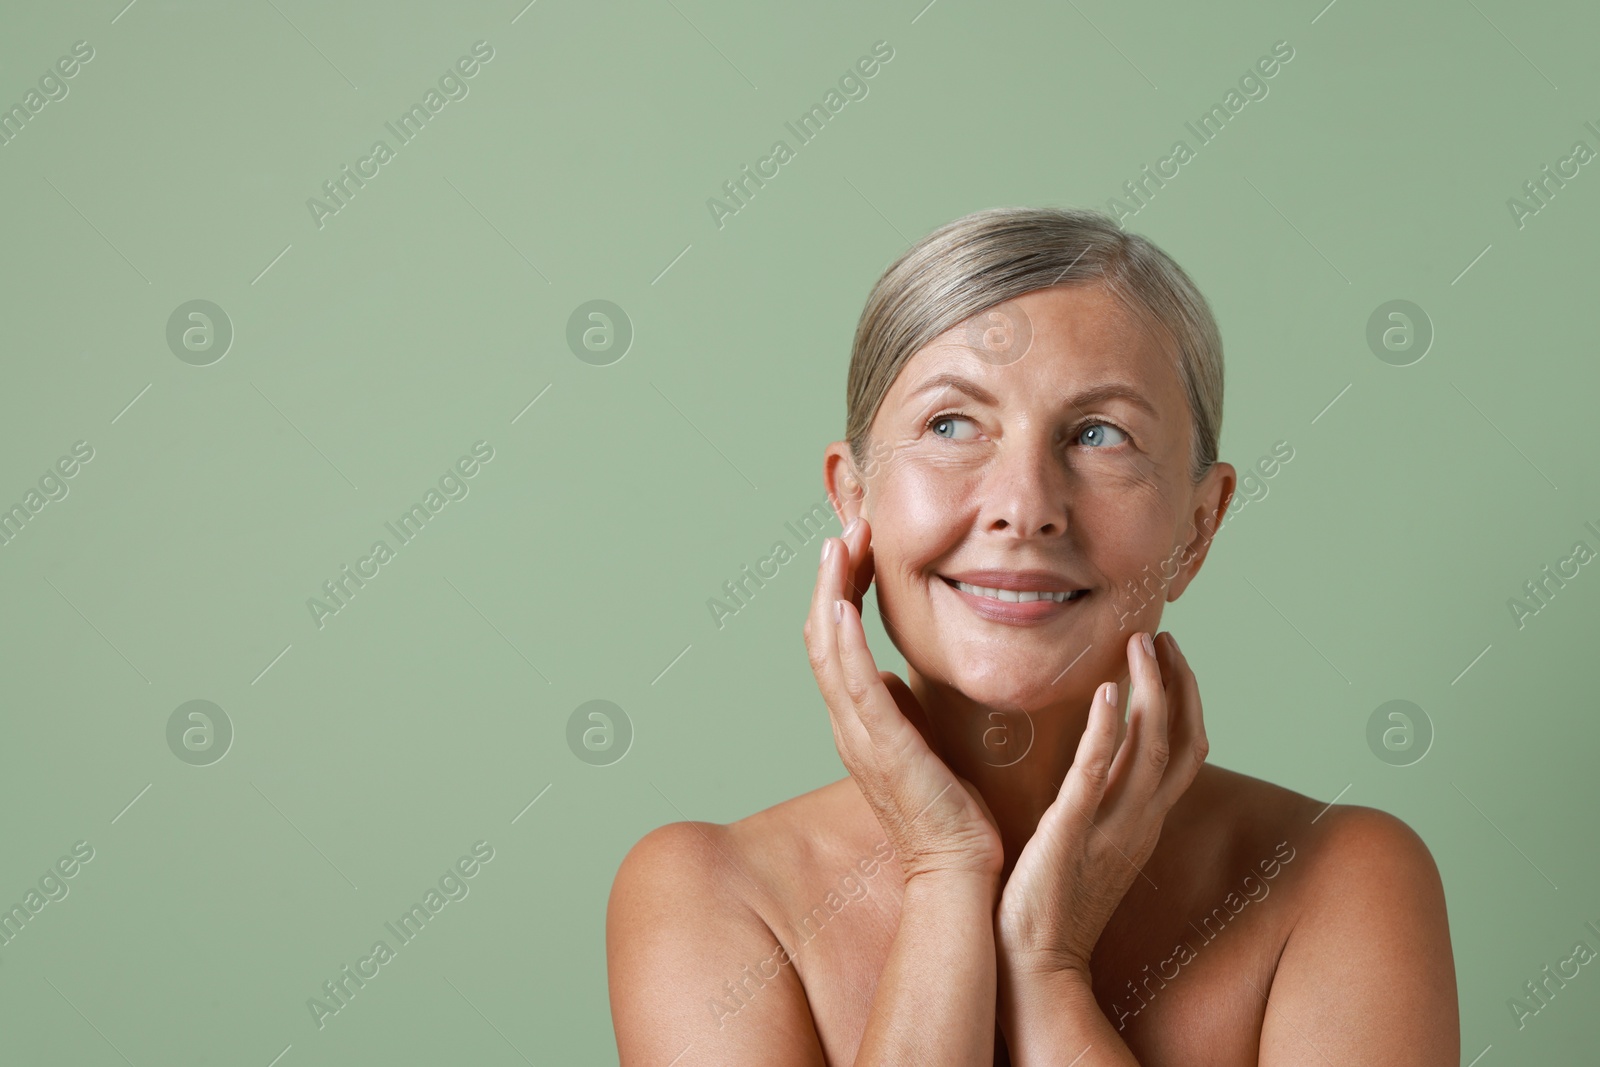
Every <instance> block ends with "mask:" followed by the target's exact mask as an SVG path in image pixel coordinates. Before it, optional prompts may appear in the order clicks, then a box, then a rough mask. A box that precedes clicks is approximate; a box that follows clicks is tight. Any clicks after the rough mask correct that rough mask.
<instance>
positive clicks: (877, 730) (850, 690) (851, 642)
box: [837, 597, 911, 751]
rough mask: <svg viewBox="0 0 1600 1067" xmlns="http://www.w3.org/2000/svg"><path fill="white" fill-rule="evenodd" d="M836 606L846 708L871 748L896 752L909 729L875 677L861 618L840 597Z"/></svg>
mask: <svg viewBox="0 0 1600 1067" xmlns="http://www.w3.org/2000/svg"><path fill="white" fill-rule="evenodd" d="M837 603H838V605H839V609H840V610H839V615H840V619H839V623H838V648H839V663H840V669H841V673H842V676H843V678H842V680H843V685H844V690H845V693H846V694H847V697H848V699H849V701H850V706H851V707H852V708H854V709H855V712H856V715H857V716H858V717H859V719H860V722H861V725H862V726H863V727H865V729H866V732H867V737H868V738H869V739H870V740H871V741H872V743H873V744H874V745H877V746H882V747H884V748H885V749H887V750H889V751H897V750H898V749H899V747H900V746H903V745H904V744H905V743H906V742H907V740H908V738H907V734H906V731H907V730H910V729H911V726H910V723H908V722H907V721H906V718H905V716H904V715H902V714H900V707H899V705H898V704H897V703H896V702H895V700H894V697H893V696H892V695H891V694H890V692H889V689H888V687H887V686H885V685H884V683H883V679H882V678H880V677H879V676H878V665H877V664H876V663H875V662H873V659H872V649H870V648H868V647H867V633H866V630H865V629H863V628H862V625H861V615H860V614H859V613H858V612H857V611H856V609H855V608H854V607H853V606H852V605H851V604H850V602H849V601H848V600H845V599H844V598H842V597H841V598H840V599H839V601H838V602H837Z"/></svg>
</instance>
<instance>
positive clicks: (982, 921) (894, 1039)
mask: <svg viewBox="0 0 1600 1067" xmlns="http://www.w3.org/2000/svg"><path fill="white" fill-rule="evenodd" d="M997 893H998V886H997V885H996V884H995V880H994V879H990V878H986V877H982V876H978V875H954V874H951V875H922V876H919V877H916V878H913V879H911V881H910V882H908V883H907V884H906V888H905V896H904V898H903V900H902V902H901V908H900V927H899V929H898V930H897V931H896V932H895V936H894V943H893V944H892V946H891V947H890V949H889V956H888V959H887V960H886V961H885V962H884V965H883V970H882V972H881V973H880V974H879V975H878V988H877V990H876V992H875V993H874V994H873V997H872V1012H871V1015H870V1016H869V1017H868V1019H867V1025H866V1029H865V1031H864V1032H863V1033H862V1036H861V1046H860V1048H859V1049H858V1050H857V1052H856V1063H858V1064H863V1065H865V1064H871V1065H873V1067H877V1065H880V1064H959V1065H961V1067H967V1065H970V1064H989V1063H992V1062H993V1058H994V1023H995V1014H994V1012H995V954H994V905H995V900H996V899H997Z"/></svg>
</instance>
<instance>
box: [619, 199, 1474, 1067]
mask: <svg viewBox="0 0 1600 1067" xmlns="http://www.w3.org/2000/svg"><path fill="white" fill-rule="evenodd" d="M1222 377H1223V376H1222V346H1221V339H1220V337H1219V335H1218V331H1217V328H1216V324H1215V322H1214V320H1213V319H1212V316H1211V312H1210V309H1209V307H1208V306H1207V304H1206V301H1205V299H1204V298H1203V297H1202V296H1201V295H1200V293H1199V292H1198V291H1197V290H1196V288H1195V287H1194V285H1193V283H1192V282H1191V281H1190V279H1189V278H1188V276H1187V275H1186V274H1185V273H1184V272H1183V271H1182V270H1181V269H1180V268H1179V267H1178V265H1177V264H1176V263H1174V262H1173V261H1172V260H1171V259H1170V258H1168V257H1167V256H1166V255H1165V254H1164V253H1163V252H1161V251H1160V250H1159V249H1157V248H1156V247H1155V246H1154V245H1152V244H1151V243H1150V242H1149V241H1147V240H1145V239H1143V238H1141V237H1138V236H1136V235H1133V234H1127V233H1124V232H1123V231H1122V230H1120V229H1119V228H1118V227H1117V226H1116V224H1115V223H1113V222H1112V221H1111V220H1110V219H1109V218H1107V217H1105V216H1103V215H1100V214H1098V213H1093V212H1084V211H1057V210H1031V209H1020V208H1019V209H996V210H991V211H983V212H978V213H976V214H974V215H969V216H967V217H966V218H963V219H959V220H957V221H955V222H953V223H951V224H949V225H947V226H944V227H942V228H941V229H939V230H937V231H935V232H934V233H932V234H929V235H928V236H927V237H925V238H924V239H923V240H922V241H920V242H919V243H918V244H916V245H915V246H914V247H912V248H911V249H909V250H908V251H907V252H906V253H904V254H903V255H902V256H901V257H900V258H899V260H897V261H896V262H895V263H894V264H893V265H891V266H890V267H889V269H888V270H887V271H885V272H884V274H883V276H882V277H881V278H880V279H879V280H878V283H877V285H876V286H875V287H874V289H873V291H872V294H871V296H870V297H869V299H868V301H867V305H866V308H865V310H864V312H863V314H862V317H861V321H860V324H859V326H858V328H857V330H856V335H855V344H854V351H853V352H852V355H851V362H850V373H849V383H848V394H849V397H848V403H849V409H848V414H847V428H846V440H844V441H839V442H835V443H834V444H832V445H830V446H828V448H827V449H826V452H825V455H824V463H823V478H824V481H825V482H826V484H827V487H828V493H829V497H830V499H831V500H832V501H833V503H834V507H835V510H836V511H837V512H838V515H839V518H840V521H841V523H843V524H844V525H845V530H844V533H843V536H842V537H840V538H829V539H827V541H826V543H825V546H824V548H823V551H822V558H821V561H820V565H819V569H818V574H817V584H816V589H815V592H814V595H813V598H812V603H811V610H810V614H809V616H808V618H807V620H806V623H805V638H806V646H807V648H808V650H809V653H810V658H811V664H812V668H813V671H814V672H815V675H816V679H817V683H818V686H819V688H820V689H821V692H822V695H823V697H824V698H825V700H826V702H827V706H828V710H829V714H830V717H831V719H832V723H833V734H834V741H835V743H836V744H837V746H838V749H839V754H840V756H841V758H842V759H843V761H844V764H845V767H846V768H847V769H848V770H849V772H850V774H849V777H847V778H844V779H842V780H840V781H837V782H834V783H832V784H831V785H827V786H824V787H822V788H820V789H817V790H815V791H813V792H810V793H806V794H805V795H803V796H800V797H796V798H794V799H793V800H789V801H786V802H784V803H781V804H778V805H776V806H774V807H772V808H769V809H767V810H765V811H762V812H758V813H756V814H754V815H752V816H750V817H748V818H745V819H741V820H739V821H737V822H734V823H732V824H730V825H727V826H719V825H713V824H708V823H697V822H682V823H674V824H671V825H669V826H664V827H661V828H660V829H657V830H655V831H652V832H651V833H650V834H647V835H646V836H645V837H644V838H643V839H642V840H640V841H639V842H638V844H636V845H635V846H634V847H633V849H632V850H631V851H630V852H629V853H628V855H627V857H626V858H625V859H624V861H623V863H622V866H621V868H620V870H619V871H618V873H617V877H616V881H615V884H614V885H613V888H612V892H611V899H610V904H609V908H608V913H607V955H608V966H609V982H610V990H611V1004H612V1016H613V1022H614V1025H615V1028H616V1033H617V1044H618V1049H619V1052H620V1056H621V1062H622V1063H623V1064H624V1067H645V1065H659V1067H667V1065H669V1064H682V1065H683V1067H690V1065H700V1064H767V1065H789V1064H794V1065H799V1064H852V1063H854V1064H868V1063H870V1064H880V1063H896V1064H900V1063H904V1064H987V1063H991V1062H993V1063H997V1064H1004V1063H1012V1064H1053V1065H1066V1064H1074V1065H1079V1067H1092V1065H1101V1064H1106V1065H1110V1064H1118V1065H1123V1064H1142V1065H1145V1067H1151V1065H1155V1064H1172V1065H1177V1064H1262V1065H1274V1067H1275V1065H1288V1064H1323V1063H1326V1064H1357V1063H1381V1064H1384V1065H1386V1067H1399V1065H1415V1067H1424V1065H1426V1067H1441V1065H1444V1064H1451V1065H1454V1064H1456V1063H1457V1062H1458V1057H1459V1051H1460V1044H1459V1023H1458V1015H1457V1004H1456V986H1455V968H1454V961H1453V958H1452V955H1451V950H1450V937H1449V928H1448V923H1447V918H1446V912H1445V901H1444V893H1443V888H1442V886H1441V884H1440V879H1439V876H1438V872H1437V870H1436V868H1435V865H1434V862H1433V859H1432V857H1431V855H1430V854H1429V852H1428V850H1427V848H1426V846H1425V845H1424V844H1423V843H1422V841H1421V840H1420V839H1419V838H1418V837H1417V835H1416V834H1415V833H1413V832H1412V831H1411V830H1410V828H1409V827H1407V826H1406V824H1405V823H1403V822H1402V821H1400V820H1399V819H1397V818H1395V817H1393V816H1391V815H1388V814H1386V813H1384V812H1381V811H1377V810H1375V809H1371V808H1366V807H1360V806H1355V805H1338V804H1335V805H1331V806H1330V805H1325V804H1323V803H1321V802H1319V801H1316V800H1313V799H1311V798H1309V797H1306V796H1302V795H1300V794H1298V793H1294V792H1291V791H1289V790H1287V789H1283V788H1280V787H1278V786H1275V785H1272V784H1271V783H1268V782H1264V781H1260V780H1258V779H1255V778H1250V777H1247V776H1244V775H1241V774H1236V773H1234V772H1231V771H1227V770H1223V769H1222V768H1219V767H1216V766H1214V765H1210V764H1207V763H1206V762H1205V759H1206V755H1207V744H1206V735H1205V727H1204V724H1203V722H1202V718H1201V705H1200V694H1199V689H1198V686H1197V683H1196V681H1195V676H1194V674H1193V672H1192V671H1191V669H1190V666H1189V663H1188V661H1187V660H1186V659H1185V658H1184V654H1183V652H1182V651H1181V650H1180V649H1179V648H1178V643H1177V641H1175V640H1174V639H1173V637H1172V635H1171V634H1170V633H1168V634H1163V635H1162V636H1161V637H1160V638H1159V639H1156V640H1152V635H1153V634H1154V633H1155V631H1156V629H1157V627H1158V625H1159V623H1160V619H1161V610H1162V606H1163V604H1164V603H1165V602H1167V601H1170V600H1176V599H1177V598H1178V597H1179V596H1180V595H1182V593H1183V591H1184V590H1185V589H1186V588H1187V587H1188V585H1189V583H1190V582H1191V581H1192V580H1193V579H1194V577H1195V575H1196V574H1197V573H1198V572H1199V570H1200V566H1201V564H1202V563H1203V562H1204V560H1205V557H1206V552H1207V550H1208V548H1209V546H1210V542H1211V538H1212V536H1213V535H1214V533H1215V532H1216V531H1217V529H1218V528H1219V527H1220V524H1221V522H1222V520H1223V517H1224V514H1225V512H1226V509H1227V507H1228V503H1229V500H1230V499H1231V498H1232V496H1233V491H1234V487H1235V484H1236V479H1235V472H1234V468H1233V467H1232V466H1231V465H1229V464H1227V463H1223V462H1220V461H1218V459H1217V441H1218V436H1219V433H1220V429H1221V422H1222ZM874 582H875V583H876V585H877V598H878V609H879V613H880V615H881V617H882V620H883V624H884V628H885V630H886V632H887V633H888V634H889V636H890V637H891V639H892V640H893V641H894V643H895V647H896V648H898V649H899V650H900V652H901V653H902V654H903V655H904V656H905V659H906V670H907V678H906V680H904V681H902V680H900V679H899V678H897V677H896V676H895V675H894V674H892V673H890V672H887V671H883V672H880V671H878V670H877V668H876V666H875V665H874V662H873V659H872V654H871V652H870V651H869V649H868V647H867V643H866V637H865V633H864V631H863V629H862V624H861V616H860V608H861V602H862V597H863V595H864V593H865V592H866V590H867V588H868V586H869V585H871V584H873V583H874ZM1286 696H1287V694H1286ZM1263 710H1266V709H1263ZM1124 716H1126V721H1124Z"/></svg>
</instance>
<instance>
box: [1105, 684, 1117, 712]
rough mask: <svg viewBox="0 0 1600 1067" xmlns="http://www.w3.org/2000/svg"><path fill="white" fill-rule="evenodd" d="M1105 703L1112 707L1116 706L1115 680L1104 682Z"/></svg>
mask: <svg viewBox="0 0 1600 1067" xmlns="http://www.w3.org/2000/svg"><path fill="white" fill-rule="evenodd" d="M1106 703H1107V704H1110V705H1111V706H1112V707H1116V706H1117V683H1116V682H1107V683H1106Z"/></svg>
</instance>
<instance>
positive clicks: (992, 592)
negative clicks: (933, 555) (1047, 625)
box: [940, 575, 1089, 604]
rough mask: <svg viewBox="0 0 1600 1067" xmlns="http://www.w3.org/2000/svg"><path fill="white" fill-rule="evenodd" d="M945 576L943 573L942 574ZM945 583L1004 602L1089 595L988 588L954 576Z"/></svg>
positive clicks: (1060, 601) (1061, 599)
mask: <svg viewBox="0 0 1600 1067" xmlns="http://www.w3.org/2000/svg"><path fill="white" fill-rule="evenodd" d="M940 577H941V578H944V576H943V575H940ZM944 581H945V584H947V585H949V586H950V587H951V588H954V589H959V590H960V591H961V592H963V593H967V594H969V595H971V596H977V597H983V598H985V599H988V600H994V601H996V602H999V603H1002V604H1029V603H1033V602H1034V601H1039V600H1046V601H1052V602H1054V603H1057V604H1066V603H1070V602H1071V601H1074V600H1081V599H1082V598H1084V597H1086V596H1088V595H1089V590H1087V589H1074V590H1072V591H1071V592H1050V591H1048V590H1031V589H1021V590H1019V589H988V588H985V587H983V586H979V585H970V584H968V583H966V582H959V581H956V580H955V579H954V578H944Z"/></svg>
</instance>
